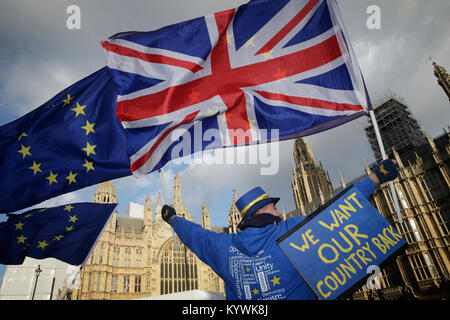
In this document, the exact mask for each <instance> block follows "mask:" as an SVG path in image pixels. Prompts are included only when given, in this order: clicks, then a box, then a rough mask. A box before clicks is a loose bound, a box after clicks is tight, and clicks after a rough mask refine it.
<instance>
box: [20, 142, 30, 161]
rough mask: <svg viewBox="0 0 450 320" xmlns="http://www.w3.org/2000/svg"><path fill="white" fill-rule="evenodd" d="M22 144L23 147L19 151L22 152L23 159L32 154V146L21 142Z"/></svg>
mask: <svg viewBox="0 0 450 320" xmlns="http://www.w3.org/2000/svg"><path fill="white" fill-rule="evenodd" d="M20 146H21V149H20V150H19V151H17V152H18V153H20V154H22V159H25V157H26V156H31V153H30V148H31V147H25V146H24V145H23V144H21V145H20Z"/></svg>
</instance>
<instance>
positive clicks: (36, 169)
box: [28, 161, 42, 175]
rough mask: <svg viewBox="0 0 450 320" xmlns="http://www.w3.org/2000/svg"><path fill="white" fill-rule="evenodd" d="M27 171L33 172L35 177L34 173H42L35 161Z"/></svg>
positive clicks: (39, 165)
mask: <svg viewBox="0 0 450 320" xmlns="http://www.w3.org/2000/svg"><path fill="white" fill-rule="evenodd" d="M28 169H31V170H33V172H34V175H36V173H37V172H38V171H39V172H42V170H41V163H36V161H33V165H32V166H31V167H29V168H28Z"/></svg>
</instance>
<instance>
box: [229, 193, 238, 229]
mask: <svg viewBox="0 0 450 320" xmlns="http://www.w3.org/2000/svg"><path fill="white" fill-rule="evenodd" d="M237 199H238V196H237V191H236V188H233V202H232V203H231V206H230V210H229V211H228V226H229V228H230V230H229V232H230V233H237V225H238V224H239V222H240V221H241V215H240V213H239V210H238V209H237V208H236V201H237Z"/></svg>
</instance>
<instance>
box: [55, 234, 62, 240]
mask: <svg viewBox="0 0 450 320" xmlns="http://www.w3.org/2000/svg"><path fill="white" fill-rule="evenodd" d="M62 238H64V236H63V235H62V234H60V235H59V236H55V237H54V238H53V240H58V241H60V240H61V239H62Z"/></svg>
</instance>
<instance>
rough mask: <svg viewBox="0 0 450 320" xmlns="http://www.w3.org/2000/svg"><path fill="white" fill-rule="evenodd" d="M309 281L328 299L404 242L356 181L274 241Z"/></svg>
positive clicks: (363, 274) (312, 287) (379, 262)
mask: <svg viewBox="0 0 450 320" xmlns="http://www.w3.org/2000/svg"><path fill="white" fill-rule="evenodd" d="M277 244H278V245H279V246H280V248H281V250H282V251H283V252H284V253H285V254H286V256H287V257H288V258H289V260H290V261H291V262H292V263H293V264H294V266H295V268H296V269H297V271H298V272H299V273H300V274H301V275H302V277H303V278H304V280H305V281H306V283H307V284H308V286H309V287H310V288H311V290H312V291H314V293H315V294H316V295H317V297H318V298H319V299H321V300H332V299H336V298H338V297H339V296H342V295H343V294H344V293H346V292H347V291H348V290H349V289H351V288H352V287H353V286H355V285H356V284H358V283H360V281H361V280H363V279H364V278H365V277H367V276H368V273H369V272H370V270H373V266H379V265H380V264H381V263H382V262H384V261H386V259H388V258H389V257H392V256H393V255H394V254H395V253H398V252H399V250H400V249H401V248H403V247H404V246H405V245H406V241H405V240H404V239H403V238H402V236H401V235H400V234H399V233H398V231H397V230H396V229H394V227H393V226H392V225H390V224H389V222H388V221H387V220H386V219H385V218H384V217H383V216H382V215H381V214H380V213H379V212H378V211H377V210H376V209H375V207H373V206H372V204H371V203H370V202H369V201H368V200H367V198H365V197H364V196H363V195H362V194H361V193H360V192H359V191H358V190H357V189H356V188H355V187H354V186H349V187H347V188H346V189H344V190H343V191H341V192H340V193H339V194H338V195H337V196H335V197H334V198H333V199H332V200H330V201H329V202H328V203H326V204H325V205H324V206H323V207H321V208H319V209H318V210H317V211H315V212H314V213H312V214H310V215H309V216H308V217H306V218H305V220H303V221H302V222H301V223H299V224H298V225H297V226H295V227H294V228H293V229H291V230H290V231H289V232H287V233H286V234H285V235H283V236H282V237H281V238H279V239H278V240H277Z"/></svg>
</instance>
